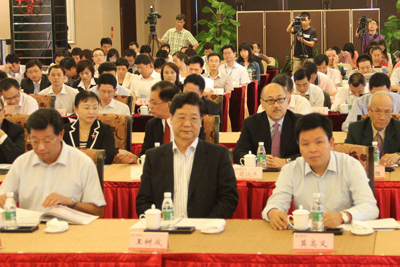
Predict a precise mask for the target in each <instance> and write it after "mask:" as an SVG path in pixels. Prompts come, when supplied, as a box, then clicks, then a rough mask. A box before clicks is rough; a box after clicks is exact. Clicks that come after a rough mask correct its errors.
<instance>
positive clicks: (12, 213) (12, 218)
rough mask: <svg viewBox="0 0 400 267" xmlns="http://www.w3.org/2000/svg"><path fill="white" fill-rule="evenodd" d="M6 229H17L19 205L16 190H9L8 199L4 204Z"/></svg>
mask: <svg viewBox="0 0 400 267" xmlns="http://www.w3.org/2000/svg"><path fill="white" fill-rule="evenodd" d="M4 214H5V217H6V220H5V226H4V227H5V229H10V230H12V229H17V228H18V227H17V206H16V204H15V200H14V192H7V199H6V202H5V204H4Z"/></svg>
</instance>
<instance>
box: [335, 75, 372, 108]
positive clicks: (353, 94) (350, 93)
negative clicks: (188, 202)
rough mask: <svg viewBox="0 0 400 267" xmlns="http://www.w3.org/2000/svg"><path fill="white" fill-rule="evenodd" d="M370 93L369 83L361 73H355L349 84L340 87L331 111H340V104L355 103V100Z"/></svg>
mask: <svg viewBox="0 0 400 267" xmlns="http://www.w3.org/2000/svg"><path fill="white" fill-rule="evenodd" d="M366 94H369V89H368V84H367V83H366V82H365V77H364V75H362V74H361V73H354V74H353V75H351V76H350V78H349V84H346V85H345V86H343V87H342V88H339V90H338V93H337V94H336V96H335V101H333V104H332V106H331V111H340V104H347V105H353V103H354V101H356V99H358V98H359V97H362V96H363V95H366Z"/></svg>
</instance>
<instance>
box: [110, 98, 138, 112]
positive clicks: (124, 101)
mask: <svg viewBox="0 0 400 267" xmlns="http://www.w3.org/2000/svg"><path fill="white" fill-rule="evenodd" d="M113 97H114V99H115V100H117V101H119V102H121V103H124V104H125V105H127V106H128V107H129V112H130V113H131V114H132V102H133V97H132V96H130V95H129V96H126V95H113Z"/></svg>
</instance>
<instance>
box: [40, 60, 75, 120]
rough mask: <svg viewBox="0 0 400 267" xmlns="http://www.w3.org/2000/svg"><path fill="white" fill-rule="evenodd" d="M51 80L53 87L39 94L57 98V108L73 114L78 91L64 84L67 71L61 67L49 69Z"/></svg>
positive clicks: (54, 66) (56, 66)
mask: <svg viewBox="0 0 400 267" xmlns="http://www.w3.org/2000/svg"><path fill="white" fill-rule="evenodd" d="M49 80H50V83H51V85H50V86H49V87H47V88H46V89H44V90H42V91H40V92H39V95H50V96H55V97H56V103H55V108H56V109H65V110H67V113H73V112H74V110H73V108H72V107H73V105H74V101H75V96H76V94H77V93H78V90H76V89H74V88H72V87H69V86H68V85H66V84H64V81H65V70H64V68H63V67H61V66H59V65H53V66H51V67H50V68H49Z"/></svg>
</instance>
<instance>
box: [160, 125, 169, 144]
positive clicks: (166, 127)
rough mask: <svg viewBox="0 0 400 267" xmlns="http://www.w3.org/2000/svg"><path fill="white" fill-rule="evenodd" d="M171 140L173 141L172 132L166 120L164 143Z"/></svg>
mask: <svg viewBox="0 0 400 267" xmlns="http://www.w3.org/2000/svg"><path fill="white" fill-rule="evenodd" d="M169 142H171V132H170V130H169V126H168V122H167V121H165V129H164V137H163V140H162V143H163V144H167V143H169Z"/></svg>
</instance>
